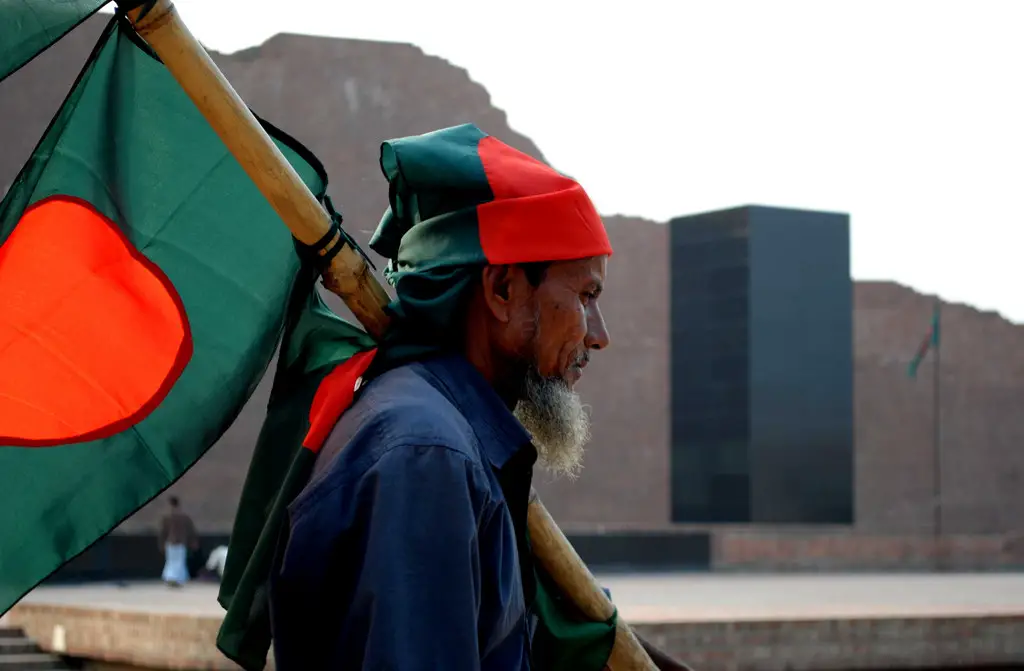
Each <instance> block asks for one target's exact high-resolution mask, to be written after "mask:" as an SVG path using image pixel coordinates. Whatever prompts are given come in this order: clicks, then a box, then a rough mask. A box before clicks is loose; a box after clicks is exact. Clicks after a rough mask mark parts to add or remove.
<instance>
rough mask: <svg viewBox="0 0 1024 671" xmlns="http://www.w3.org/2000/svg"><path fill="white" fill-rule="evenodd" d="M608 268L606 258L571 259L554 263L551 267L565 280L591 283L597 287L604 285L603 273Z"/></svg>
mask: <svg viewBox="0 0 1024 671" xmlns="http://www.w3.org/2000/svg"><path fill="white" fill-rule="evenodd" d="M607 266H608V257H607V256H591V257H587V258H585V259H573V260H571V261H556V262H554V263H553V264H551V267H552V268H553V269H555V270H556V272H557V273H558V274H559V275H560V276H562V277H564V278H566V279H573V280H576V281H583V282H587V281H589V282H593V283H595V284H597V285H598V286H599V287H600V286H602V285H603V284H604V277H605V272H606V270H607Z"/></svg>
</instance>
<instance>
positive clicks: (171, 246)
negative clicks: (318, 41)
mask: <svg viewBox="0 0 1024 671" xmlns="http://www.w3.org/2000/svg"><path fill="white" fill-rule="evenodd" d="M65 4H67V5H68V6H69V7H70V6H72V5H75V3H65ZM21 6H22V5H21V4H20V3H16V4H15V5H14V7H15V8H19V7H21ZM75 6H77V5H75ZM6 9H7V7H6V6H4V10H6ZM4 18H5V19H6V18H7V17H6V14H4ZM69 20H70V19H69ZM265 127H266V129H267V131H268V132H269V133H270V135H271V136H272V137H273V138H274V140H275V142H276V143H277V145H278V147H279V148H280V149H281V151H282V152H283V153H284V155H285V156H286V157H287V159H288V160H289V161H290V162H291V164H292V165H293V166H294V167H295V169H296V171H297V172H298V174H299V175H300V176H301V178H302V179H303V181H304V182H305V184H306V185H307V186H308V187H309V189H310V190H311V191H312V192H313V193H314V194H317V196H318V197H323V194H324V191H325V189H326V176H325V174H324V172H323V169H322V166H321V165H320V163H319V162H318V161H317V160H316V158H315V157H314V156H313V155H312V154H310V153H309V152H308V151H307V150H305V149H304V148H303V147H302V146H301V145H300V144H298V143H297V142H295V141H294V140H292V139H291V138H289V137H288V136H286V135H285V134H283V133H281V132H280V131H278V130H276V129H274V128H273V127H271V126H269V125H265ZM310 273H312V270H311V269H310V268H308V267H305V266H304V265H303V262H302V260H301V257H300V255H299V254H297V253H296V244H295V242H294V241H293V239H292V237H291V236H290V234H289V232H288V230H287V229H286V228H285V226H284V225H283V224H282V222H281V221H280V219H279V217H278V216H277V215H276V214H275V212H274V211H273V210H272V209H271V207H270V205H269V204H268V203H267V201H266V200H265V199H264V197H263V196H262V195H261V194H260V193H259V191H258V190H257V188H256V186H255V185H254V184H253V183H252V181H251V180H250V179H249V178H248V176H247V175H246V174H245V173H244V171H243V170H242V168H241V166H240V165H239V164H238V163H237V162H236V161H235V160H234V158H233V157H232V156H231V155H230V154H229V152H228V151H227V149H226V148H225V146H224V144H223V143H222V142H221V141H220V139H219V138H218V137H217V136H216V135H215V134H214V132H213V130H212V129H211V128H210V127H209V125H208V124H207V123H206V121H205V120H204V119H203V117H202V116H201V114H200V113H199V111H198V110H197V109H196V108H195V106H194V105H193V104H192V102H191V101H190V100H189V99H188V98H187V97H186V95H185V93H184V92H183V91H182V90H181V88H180V87H179V86H178V84H177V83H176V82H175V81H174V79H173V78H172V77H171V75H170V73H168V72H167V70H166V69H165V68H164V67H163V65H162V64H161V63H160V62H159V60H158V59H156V58H155V57H154V56H153V55H152V54H151V53H150V52H149V51H148V50H147V48H146V47H145V46H144V44H143V43H141V42H140V41H139V39H138V37H137V36H136V35H135V33H134V31H132V29H131V27H130V25H128V23H127V21H126V20H125V19H124V18H123V17H122V16H121V15H117V16H115V17H114V18H113V19H111V21H110V23H109V24H108V25H107V27H106V29H105V30H104V32H103V34H102V36H101V38H100V40H99V42H98V43H97V45H96V47H95V49H94V51H93V52H92V54H91V55H90V56H89V59H88V61H87V62H86V64H85V66H84V68H83V70H82V71H81V73H80V75H79V77H78V79H77V81H76V82H75V84H74V86H73V88H72V90H71V92H70V93H69V94H68V96H67V98H66V99H65V101H64V103H63V105H62V106H61V108H60V110H59V111H58V112H57V114H56V116H55V117H54V118H53V120H52V121H51V123H50V126H49V127H48V129H47V130H46V132H45V134H44V136H43V138H42V139H41V140H40V142H39V144H38V145H37V147H36V149H35V151H34V152H33V154H32V156H31V158H30V159H29V160H28V162H27V164H26V165H25V166H24V168H23V170H22V171H21V173H20V175H19V176H18V178H17V179H16V181H15V182H14V184H13V185H12V186H11V188H10V190H9V192H8V194H7V196H6V197H5V198H4V200H3V202H2V204H0V490H2V491H3V493H4V501H5V502H6V505H5V506H4V508H3V510H0V538H2V539H3V543H2V548H0V612H3V611H6V610H7V609H8V608H9V607H10V606H11V605H13V604H14V603H15V602H16V600H17V599H19V598H20V597H21V596H22V595H23V594H25V593H26V592H27V591H28V590H29V589H31V588H32V587H33V586H34V585H36V584H37V583H39V582H40V581H41V580H43V579H45V578H46V577H47V576H48V575H49V574H50V573H52V572H53V571H54V570H55V569H57V568H58V567H60V566H61V565H62V564H63V563H65V562H67V561H68V560H70V559H71V558H73V557H74V556H75V555H77V554H79V553H81V552H82V551H83V550H85V549H86V548H87V547H88V546H89V545H91V544H92V543H93V542H95V541H96V540H97V539H98V538H100V537H101V536H102V535H104V534H106V533H107V532H109V531H110V530H111V529H112V528H114V527H115V526H116V525H117V524H119V523H120V522H121V521H122V520H124V519H125V518H126V517H128V516H129V515H131V514H132V513H133V512H134V511H136V510H137V509H139V508H140V507H141V506H143V505H144V504H145V503H147V502H148V501H150V500H151V499H152V498H153V497H155V496H156V495H157V494H159V493H160V492H161V491H162V490H163V489H165V488H166V487H168V486H169V485H170V484H171V483H172V482H174V480H176V479H177V478H178V477H180V476H181V475H182V474H183V473H184V472H185V471H186V470H187V469H188V468H189V467H190V466H192V464H194V463H195V462H196V460H198V459H199V458H200V457H201V456H202V455H203V453H204V452H205V451H206V450H207V449H208V448H209V447H210V446H211V445H213V444H214V442H215V441H216V440H217V439H218V438H219V437H220V436H221V435H222V434H223V432H224V431H225V430H226V429H227V427H228V426H229V425H230V424H231V422H232V421H233V420H234V418H235V417H236V416H237V414H238V412H239V411H240V410H241V408H242V406H243V405H244V404H245V402H246V400H247V399H248V398H249V397H250V395H251V393H252V391H253V390H254V388H255V387H256V385H257V383H258V382H259V380H260V378H261V377H262V376H263V374H264V372H265V371H266V368H267V366H268V365H269V362H270V360H271V358H272V356H273V353H274V350H275V349H276V346H277V343H278V342H279V340H280V337H281V334H282V332H283V329H284V322H285V316H286V314H287V310H288V305H289V301H290V300H291V299H292V297H293V296H296V300H297V299H298V298H300V297H301V296H297V293H296V292H297V291H298V290H297V288H296V287H299V283H298V280H299V279H300V278H301V277H303V276H304V275H308V274H310ZM306 284H307V285H311V283H310V282H308V281H307V282H306ZM306 290H307V291H309V290H311V289H309V287H307V288H306ZM303 304H304V303H303Z"/></svg>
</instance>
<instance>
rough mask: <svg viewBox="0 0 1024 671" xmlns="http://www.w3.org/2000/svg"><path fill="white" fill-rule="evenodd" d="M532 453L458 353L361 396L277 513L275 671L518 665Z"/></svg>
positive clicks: (402, 370) (524, 626) (525, 636)
mask: <svg viewBox="0 0 1024 671" xmlns="http://www.w3.org/2000/svg"><path fill="white" fill-rule="evenodd" d="M536 458H537V454H536V451H535V450H534V448H533V446H532V445H531V443H530V436H529V434H528V433H527V432H526V430H525V429H524V428H523V427H522V425H521V424H520V423H519V422H518V421H517V420H516V419H515V417H514V416H513V415H512V413H511V412H510V411H509V409H508V407H507V406H506V405H505V404H504V403H503V402H502V401H501V399H500V398H499V397H498V395H497V394H496V393H495V392H494V390H493V389H492V388H491V386H490V385H489V384H488V383H487V381H486V380H484V378H483V377H482V376H481V375H480V374H479V373H478V372H477V371H476V369H475V368H473V367H472V366H471V365H470V364H469V363H468V362H467V361H466V360H465V359H464V358H462V357H460V356H445V357H440V358H435V359H431V360H429V361H426V362H422V363H413V364H407V365H404V366H401V367H399V368H396V369H394V370H391V371H389V372H386V373H384V374H383V375H381V376H380V377H379V378H377V379H375V380H373V381H372V382H370V383H369V384H367V385H366V386H365V387H364V388H362V389H361V390H360V391H359V395H358V397H357V399H356V401H355V403H354V404H353V405H352V407H351V408H349V410H348V411H347V412H346V413H345V414H344V415H343V416H342V418H341V420H340V421H339V422H338V424H337V426H336V427H335V428H334V431H333V432H332V434H331V436H330V437H329V438H328V440H327V442H326V444H325V445H324V448H323V450H322V452H321V454H320V455H319V457H318V459H317V465H316V467H315V469H314V473H313V476H312V477H311V479H310V482H309V483H308V485H307V486H306V487H305V489H304V490H303V491H302V493H301V494H300V495H299V496H298V497H297V498H296V499H295V501H294V502H293V503H292V504H291V506H290V507H289V518H288V530H287V532H286V534H285V536H284V537H283V538H282V540H281V543H280V544H279V547H278V554H277V558H276V562H275V570H274V571H273V572H272V579H271V595H270V599H271V619H272V628H273V637H274V656H275V661H276V664H277V668H278V669H281V671H293V670H295V669H303V670H316V669H395V670H399V671H417V670H419V669H422V670H424V671H427V670H429V671H436V670H438V669H445V670H446V671H462V670H465V671H477V670H478V671H522V670H526V669H529V668H530V662H529V656H530V631H529V629H530V626H529V625H528V619H529V618H528V616H529V612H528V611H529V609H528V604H527V597H529V598H531V599H532V595H533V584H534V583H533V568H532V565H530V564H529V561H530V559H529V557H530V553H529V552H528V549H527V547H526V545H525V524H526V511H527V505H528V499H529V492H530V482H531V476H532V470H533V464H534V462H535V461H536ZM524 580H525V583H526V588H525V589H524Z"/></svg>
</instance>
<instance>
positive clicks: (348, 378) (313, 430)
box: [302, 349, 377, 454]
mask: <svg viewBox="0 0 1024 671" xmlns="http://www.w3.org/2000/svg"><path fill="white" fill-rule="evenodd" d="M376 354H377V350H376V349H371V350H367V351H366V352H360V353H359V354H356V355H354V356H352V358H350V359H348V360H347V361H345V362H344V363H340V364H338V366H337V367H336V368H335V369H334V370H332V371H331V372H330V373H328V374H327V377H325V378H324V379H323V380H321V381H320V386H319V387H317V389H316V395H315V396H313V406H312V407H311V408H310V409H309V431H308V432H307V433H306V438H305V439H304V440H303V441H302V446H303V447H305V448H306V449H308V450H312V451H313V453H314V454H315V453H317V452H319V451H320V448H322V447H323V446H324V441H326V440H327V436H329V435H331V431H332V430H333V429H334V425H335V424H337V423H338V419H339V418H340V417H341V415H342V413H344V412H345V411H346V410H348V408H349V406H351V405H352V399H354V398H355V396H356V383H357V382H358V381H359V378H361V377H362V376H363V373H365V372H366V369H367V368H369V367H370V364H371V363H373V357H374V356H376Z"/></svg>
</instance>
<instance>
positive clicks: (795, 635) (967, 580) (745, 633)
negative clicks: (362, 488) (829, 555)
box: [8, 573, 1024, 671]
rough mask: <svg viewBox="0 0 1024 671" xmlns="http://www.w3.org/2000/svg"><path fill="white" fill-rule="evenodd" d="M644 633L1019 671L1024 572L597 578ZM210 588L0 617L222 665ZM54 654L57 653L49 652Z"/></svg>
mask: <svg viewBox="0 0 1024 671" xmlns="http://www.w3.org/2000/svg"><path fill="white" fill-rule="evenodd" d="M599 579H600V580H601V582H602V583H603V584H604V585H606V586H607V587H608V588H609V589H610V590H611V591H612V594H613V596H614V598H615V601H616V603H617V604H618V606H619V610H620V613H621V614H622V616H623V617H624V618H625V619H627V620H628V621H629V622H631V623H633V624H635V625H636V627H637V629H638V630H639V631H640V632H641V633H642V635H644V636H646V637H648V638H649V639H650V640H652V641H653V642H655V644H656V645H659V646H662V647H664V648H665V649H666V650H668V651H670V652H671V653H673V654H675V655H677V656H679V657H680V658H682V659H685V660H687V661H689V662H691V663H692V664H694V665H695V666H697V667H698V668H699V669H701V671H716V670H719V669H721V670H723V671H726V670H732V669H750V670H752V671H775V670H780V669H804V670H806V671H825V670H827V669H891V668H914V667H929V666H930V667H938V666H942V667H955V666H972V665H973V666H977V665H993V664H1024V573H986V574H902V575H900V574H874V575H867V574H860V575H836V574H828V575H825V574H821V575H770V574H766V575H714V574H671V575H670V574H648V575H632V574H625V575H622V574H620V575H606V576H599ZM215 596H216V588H215V587H214V586H212V585H208V584H199V583H196V584H193V585H190V586H188V587H187V588H185V589H183V590H181V591H171V590H167V589H166V588H164V587H162V586H161V585H154V584H131V585H128V586H126V587H117V586H113V585H94V586H84V587H46V588H41V589H38V590H36V591H35V592H33V593H32V594H30V595H29V596H28V597H26V598H25V600H24V601H23V602H22V603H21V604H20V605H19V606H17V607H16V608H15V609H14V610H13V611H12V612H11V614H10V617H9V618H8V620H9V623H10V624H14V625H16V626H21V627H24V628H25V629H26V631H27V632H28V633H29V635H31V636H32V637H33V638H35V639H36V640H37V641H38V642H39V644H40V646H41V647H43V648H44V649H48V650H49V649H52V642H53V640H54V627H55V626H60V627H63V637H64V640H65V641H66V652H67V653H70V654H73V655H76V656H83V657H90V658H93V659H104V660H106V661H111V662H127V663H134V664H145V665H148V666H150V667H151V668H177V669H231V668H235V667H233V666H232V665H231V664H229V663H227V662H226V660H224V659H223V658H221V657H220V655H219V654H218V653H217V651H216V649H215V648H214V646H213V641H214V639H215V636H216V629H217V626H218V625H219V622H220V617H221V611H220V608H219V607H218V606H217V604H216V601H215ZM58 652H62V651H58Z"/></svg>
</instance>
